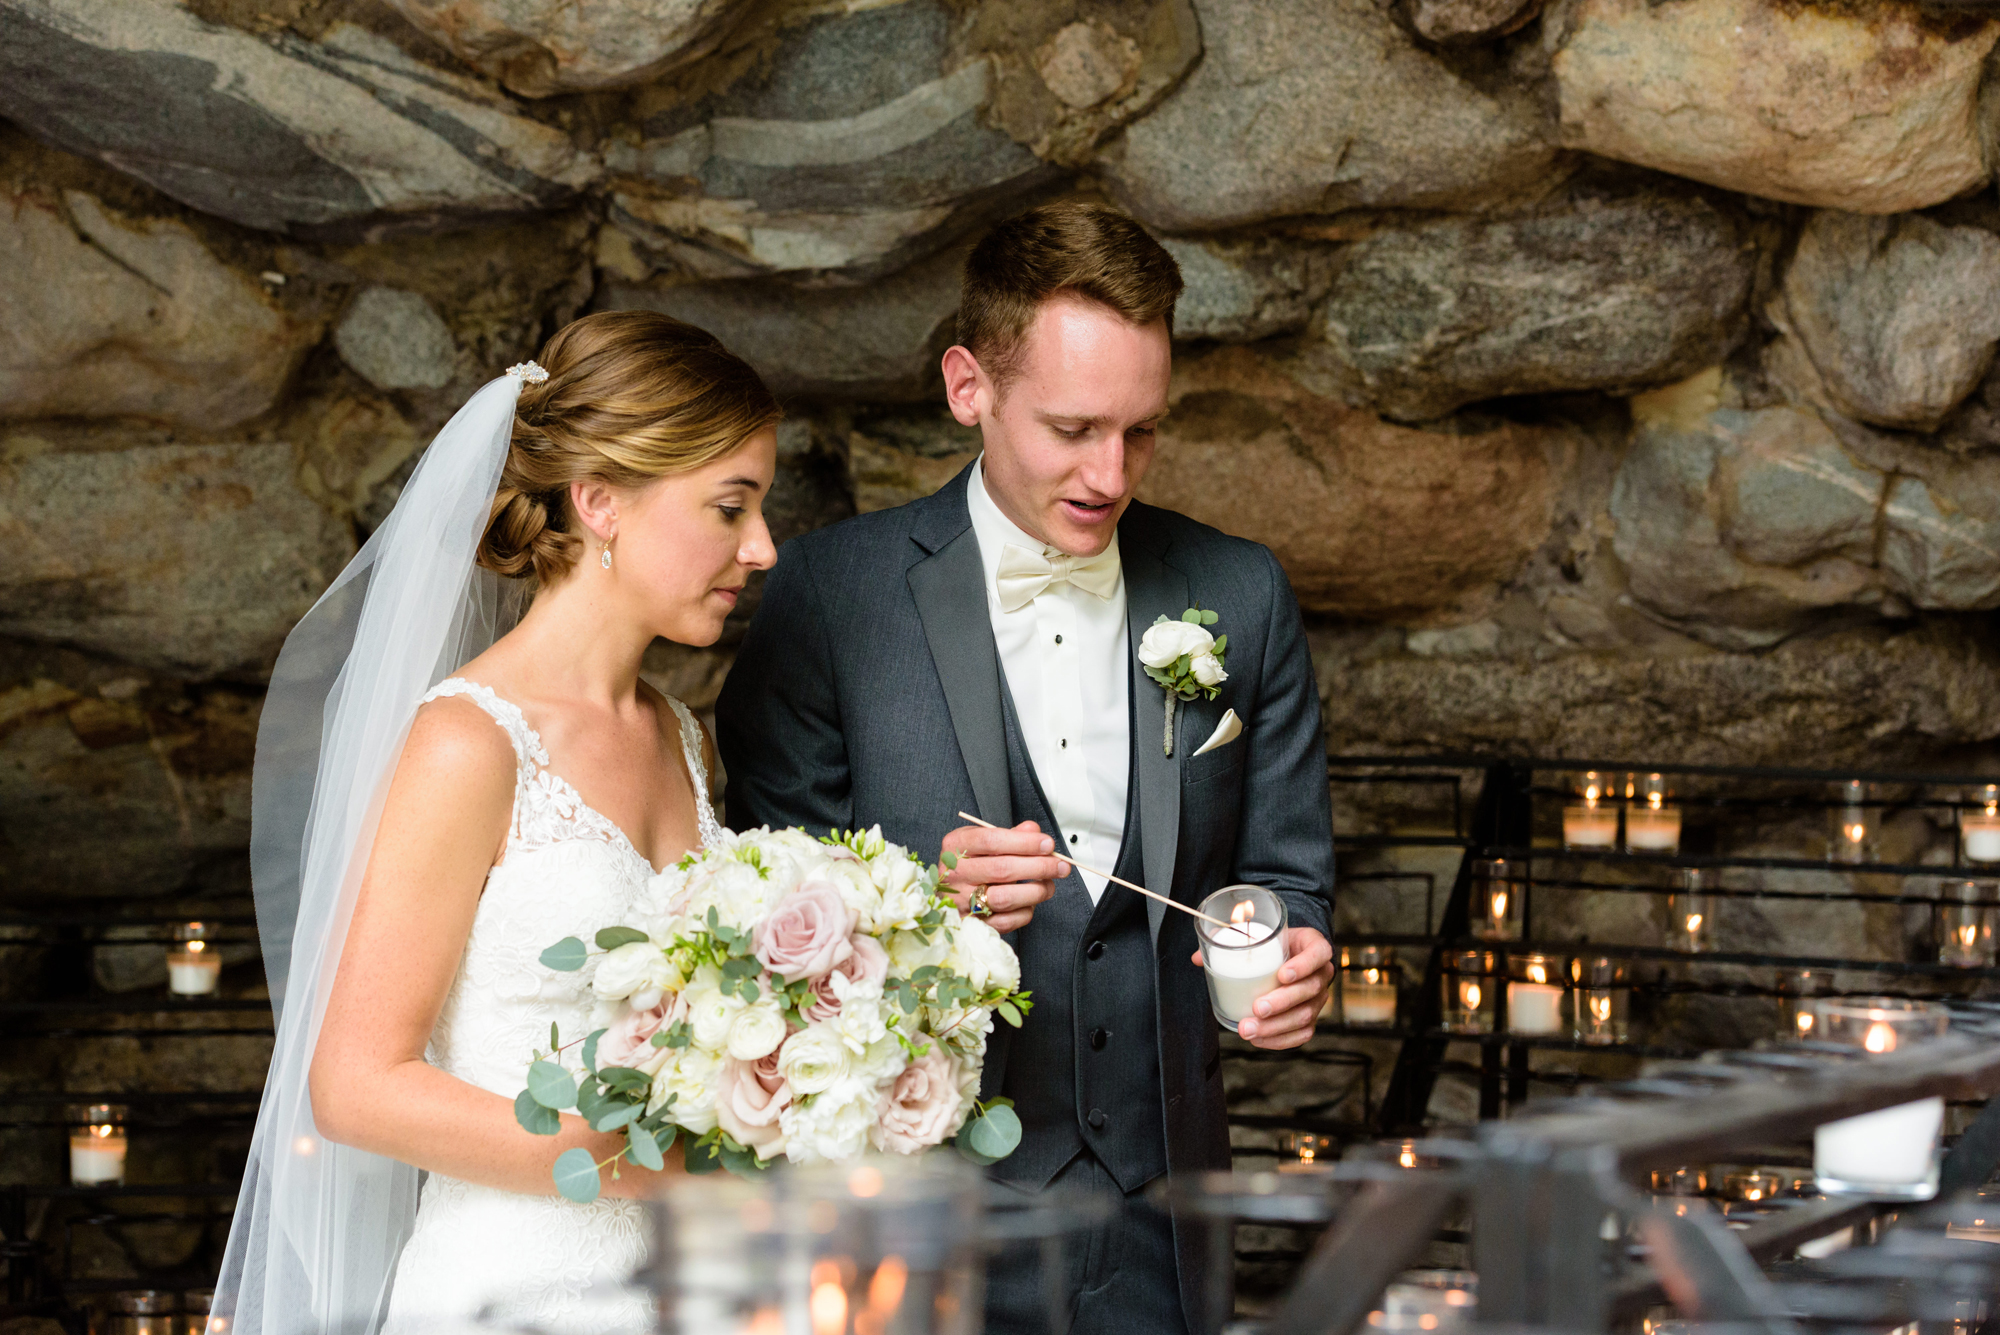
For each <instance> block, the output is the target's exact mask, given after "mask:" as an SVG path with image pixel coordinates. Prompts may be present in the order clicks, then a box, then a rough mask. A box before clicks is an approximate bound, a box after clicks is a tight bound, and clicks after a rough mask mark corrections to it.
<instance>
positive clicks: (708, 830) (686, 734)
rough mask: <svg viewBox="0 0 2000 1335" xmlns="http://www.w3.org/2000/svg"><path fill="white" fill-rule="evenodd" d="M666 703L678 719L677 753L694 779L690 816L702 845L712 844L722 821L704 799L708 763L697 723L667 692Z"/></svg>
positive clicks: (715, 839)
mask: <svg viewBox="0 0 2000 1335" xmlns="http://www.w3.org/2000/svg"><path fill="white" fill-rule="evenodd" d="M666 700H667V703H668V704H670V705H672V706H673V708H674V716H675V717H676V718H678V719H679V720H680V721H681V754H682V755H684V756H686V757H687V767H688V774H689V775H690V776H691V777H692V778H693V779H694V820H695V829H696V830H698V831H699V832H700V834H701V842H702V846H703V847H704V848H713V847H715V846H716V844H717V843H719V842H720V841H721V838H722V822H720V821H718V820H717V819H716V818H715V808H714V806H713V805H711V804H710V802H709V800H708V766H707V764H706V763H704V762H703V760H702V758H701V750H702V731H701V724H699V723H697V722H695V718H694V714H693V712H692V711H691V710H689V709H688V707H687V706H686V705H684V704H682V703H681V702H680V701H678V700H676V699H674V697H672V696H671V695H669V696H667V697H666Z"/></svg>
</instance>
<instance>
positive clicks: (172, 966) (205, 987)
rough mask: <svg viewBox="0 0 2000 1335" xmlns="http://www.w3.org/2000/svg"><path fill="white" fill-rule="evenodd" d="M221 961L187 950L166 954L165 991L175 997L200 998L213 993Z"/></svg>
mask: <svg viewBox="0 0 2000 1335" xmlns="http://www.w3.org/2000/svg"><path fill="white" fill-rule="evenodd" d="M221 974H222V961H221V960H219V959H217V958H216V957H215V956H213V955H209V954H205V953H204V954H199V955H198V954H196V953H194V952H193V951H189V950H170V951H168V952H167V990H168V991H169V992H171V993H173V994H174V995H175V996H177V997H200V996H206V995H208V994H209V993H210V992H213V991H215V985H216V981H217V979H218V978H219V977H220V976H221Z"/></svg>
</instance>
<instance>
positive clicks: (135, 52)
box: [0, 0, 598, 234]
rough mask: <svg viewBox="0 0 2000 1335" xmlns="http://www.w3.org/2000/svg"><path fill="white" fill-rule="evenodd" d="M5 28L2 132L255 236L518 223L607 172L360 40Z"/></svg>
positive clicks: (66, 26) (158, 21)
mask: <svg viewBox="0 0 2000 1335" xmlns="http://www.w3.org/2000/svg"><path fill="white" fill-rule="evenodd" d="M0 20H4V22H5V23H6V28H7V40H6V41H5V42H0V115H4V116H6V117H7V118H8V119H10V120H13V121H15V122H16V123H18V124H19V125H21V126H22V127H23V128H25V129H27V130H29V131H31V132H33V133H34V134H35V135H37V136H38V137H40V138H42V139H45V140H47V141H49V142H51V143H53V144H55V145H57V146H58V147H61V148H66V149H68V150H69V151H71V152H73V153H81V154H84V155H86V156H90V157H95V158H99V159H101V160H102V161H104V162H107V163H109V164H111V165H112V166H114V167H116V168H118V169H119V170H121V171H124V172H128V173H130V174H131V175H133V176H136V177H138V178H139V179H140V180H142V181H145V182H146V183H148V184H149V185H152V186H153V187H155V188H156V189H158V190H160V191H162V192H164V193H166V194H168V195H170V196H172V197H173V198H175V199H178V200H180V201H181V202H182V203H184V204H187V205H190V206H191V207H193V208H197V209H200V210H201V211H202V212H204V213H212V214H216V215H217V216H219V217H223V218H228V219H230V220H232V221H234V222H239V223H243V224H246V225H248V226H251V227H261V228H266V229H269V230H272V231H278V232H300V233H307V234H359V233H361V232H363V231H365V230H366V229H367V228H369V227H371V226H374V225H377V224H382V223H390V222H395V223H401V224H404V225H419V224H440V223H448V222H462V221H464V220H466V219H468V218H474V217H480V216H486V215H495V214H508V213H520V212H524V211H529V210H537V209H543V208H547V207H550V206H551V205H554V204H557V203H559V202H561V201H562V200H563V199H565V198H567V197H568V196H570V195H571V194H573V193H574V192H575V191H576V190H577V189H578V188H580V187H582V186H584V185H586V184H588V183H589V182H590V181H592V180H593V179H595V177H596V175H597V172H598V164H597V162H596V160H595V159H593V158H591V157H590V156H589V155H588V154H585V153H583V152H580V151H579V150H578V149H577V147H576V145H575V144H574V143H572V142H571V140H570V137H569V135H568V134H566V133H565V132H563V131H562V130H560V129H557V128H556V127H554V126H550V125H544V124H542V123H541V122H539V121H536V120H531V119H529V118H528V117H526V116H523V115H521V114H520V112H519V111H518V110H517V109H516V108H515V107H514V106H513V105H512V104H510V103H509V102H508V101H507V100H506V99H505V98H503V97H501V96H499V95H497V94H496V93H494V92H493V90H492V89H491V88H489V87H488V86H487V85H485V84H483V83H481V82H480V81H478V80H476V79H468V78H465V77H463V76H461V75H455V74H449V73H446V72H444V71H442V70H438V69H435V68H432V67H431V66H428V65H424V64H421V63H419V62H417V61H416V60H413V59H411V58H410V57H409V56H408V55H406V54H405V53H404V52H403V51H402V50H401V48H399V47H397V46H395V45H394V44H393V43H391V42H389V41H387V40H386V39H384V38H382V37H379V36H377V35H375V34H374V33H371V32H368V31H366V30H364V29H362V28H359V27H356V26H354V25H353V24H349V23H336V24H334V25H333V26H332V27H330V28H328V29H327V30H326V32H325V34H324V35H323V36H322V37H321V38H320V40H318V41H316V42H309V41H306V40H305V39H303V38H301V37H299V36H297V35H296V34H294V33H291V32H288V31H279V32H276V33H272V34H269V35H253V34H251V33H248V32H243V31H239V30H237V29H235V28H225V27H221V26H218V25H216V24H212V23H206V22H203V21H202V20H201V19H199V18H197V17H196V16H195V15H194V14H192V13H191V12H189V11H188V10H187V9H186V8H184V7H183V6H181V5H179V4H177V3H173V2H172V0H0Z"/></svg>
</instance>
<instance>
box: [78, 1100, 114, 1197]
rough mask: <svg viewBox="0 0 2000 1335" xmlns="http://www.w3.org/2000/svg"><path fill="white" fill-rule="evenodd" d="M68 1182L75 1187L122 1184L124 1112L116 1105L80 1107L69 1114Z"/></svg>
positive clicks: (96, 1104) (81, 1105) (104, 1104)
mask: <svg viewBox="0 0 2000 1335" xmlns="http://www.w3.org/2000/svg"><path fill="white" fill-rule="evenodd" d="M69 1123H70V1131H69V1180H70V1185H71V1186H76V1187H117V1186H123V1185H124V1183H125V1149H126V1143H125V1109H124V1108H123V1107H122V1106H121V1105H119V1104H116V1103H86V1104H79V1105H77V1106H75V1107H73V1108H71V1109H70V1112H69Z"/></svg>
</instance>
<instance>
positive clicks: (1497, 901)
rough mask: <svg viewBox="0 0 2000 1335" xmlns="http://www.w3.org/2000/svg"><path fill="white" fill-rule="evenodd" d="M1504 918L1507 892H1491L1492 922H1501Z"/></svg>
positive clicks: (1505, 915)
mask: <svg viewBox="0 0 2000 1335" xmlns="http://www.w3.org/2000/svg"><path fill="white" fill-rule="evenodd" d="M1506 917H1507V892H1506V891H1505V890H1495V891H1494V892H1493V921H1495V922H1502V921H1505V919H1506Z"/></svg>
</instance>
